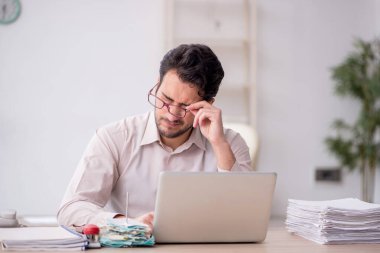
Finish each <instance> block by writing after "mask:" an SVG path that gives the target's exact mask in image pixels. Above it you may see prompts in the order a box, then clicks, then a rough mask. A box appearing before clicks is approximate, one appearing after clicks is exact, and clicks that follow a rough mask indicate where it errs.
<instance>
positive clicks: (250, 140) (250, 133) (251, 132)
mask: <svg viewBox="0 0 380 253" xmlns="http://www.w3.org/2000/svg"><path fill="white" fill-rule="evenodd" d="M223 125H224V127H225V128H230V129H232V130H234V131H235V132H238V133H239V134H240V135H241V137H243V139H244V140H245V142H246V143H247V146H248V148H249V153H250V155H251V159H252V168H253V169H254V170H255V169H256V168H255V167H256V161H257V156H258V149H259V139H258V136H257V131H256V129H255V128H254V127H253V126H252V125H249V124H246V123H238V122H223Z"/></svg>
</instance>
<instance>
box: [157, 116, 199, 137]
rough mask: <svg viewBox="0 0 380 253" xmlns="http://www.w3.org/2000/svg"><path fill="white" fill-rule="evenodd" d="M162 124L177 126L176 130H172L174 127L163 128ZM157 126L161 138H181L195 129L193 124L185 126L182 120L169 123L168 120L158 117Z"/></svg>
mask: <svg viewBox="0 0 380 253" xmlns="http://www.w3.org/2000/svg"><path fill="white" fill-rule="evenodd" d="M162 122H166V123H168V122H170V123H171V124H173V123H174V124H175V129H172V128H173V127H166V126H162V124H161V123H162ZM156 126H157V129H158V133H159V134H160V136H163V137H166V138H176V137H179V136H181V135H183V134H185V133H186V132H188V131H189V130H190V129H192V128H193V124H185V122H184V121H183V120H182V119H177V120H175V121H169V120H168V119H166V118H163V117H159V118H157V116H156Z"/></svg>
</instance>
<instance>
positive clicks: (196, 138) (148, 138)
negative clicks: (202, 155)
mask: <svg viewBox="0 0 380 253" xmlns="http://www.w3.org/2000/svg"><path fill="white" fill-rule="evenodd" d="M154 142H159V143H160V142H161V140H160V135H159V133H158V131H157V126H156V119H155V116H154V111H151V112H149V116H148V122H147V125H146V128H145V132H144V135H143V137H142V140H141V144H140V146H143V145H147V144H151V143H154ZM206 142H207V139H206V138H205V137H204V136H203V135H202V133H201V131H200V130H199V127H198V128H193V131H192V132H191V135H190V138H189V139H188V140H187V141H186V142H185V143H183V144H182V145H181V146H179V147H178V148H177V149H176V152H177V151H178V152H181V151H182V150H184V149H188V148H190V147H191V145H192V144H195V145H196V146H198V148H200V149H202V150H206Z"/></svg>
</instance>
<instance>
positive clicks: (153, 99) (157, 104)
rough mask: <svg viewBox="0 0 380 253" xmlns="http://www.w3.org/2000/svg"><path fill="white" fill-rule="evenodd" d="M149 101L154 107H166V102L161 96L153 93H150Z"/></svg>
mask: <svg viewBox="0 0 380 253" xmlns="http://www.w3.org/2000/svg"><path fill="white" fill-rule="evenodd" d="M148 101H149V103H150V104H151V105H153V106H154V107H156V108H158V109H161V108H162V107H164V102H162V101H161V100H160V99H159V98H157V97H155V96H154V95H152V94H149V96H148Z"/></svg>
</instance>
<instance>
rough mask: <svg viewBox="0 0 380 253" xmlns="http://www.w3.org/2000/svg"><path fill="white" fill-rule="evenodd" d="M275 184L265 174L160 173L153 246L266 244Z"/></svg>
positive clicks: (273, 180)
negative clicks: (168, 244)
mask: <svg viewBox="0 0 380 253" xmlns="http://www.w3.org/2000/svg"><path fill="white" fill-rule="evenodd" d="M275 183H276V174H275V173H265V172H226V173H221V172H161V174H160V177H159V184H158V191H157V197H156V205H155V217H154V223H153V235H154V236H155V240H156V243H221V242H262V241H264V239H265V237H266V234H267V228H268V222H269V218H270V213H271V206H272V197H273V192H274V189H275Z"/></svg>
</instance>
